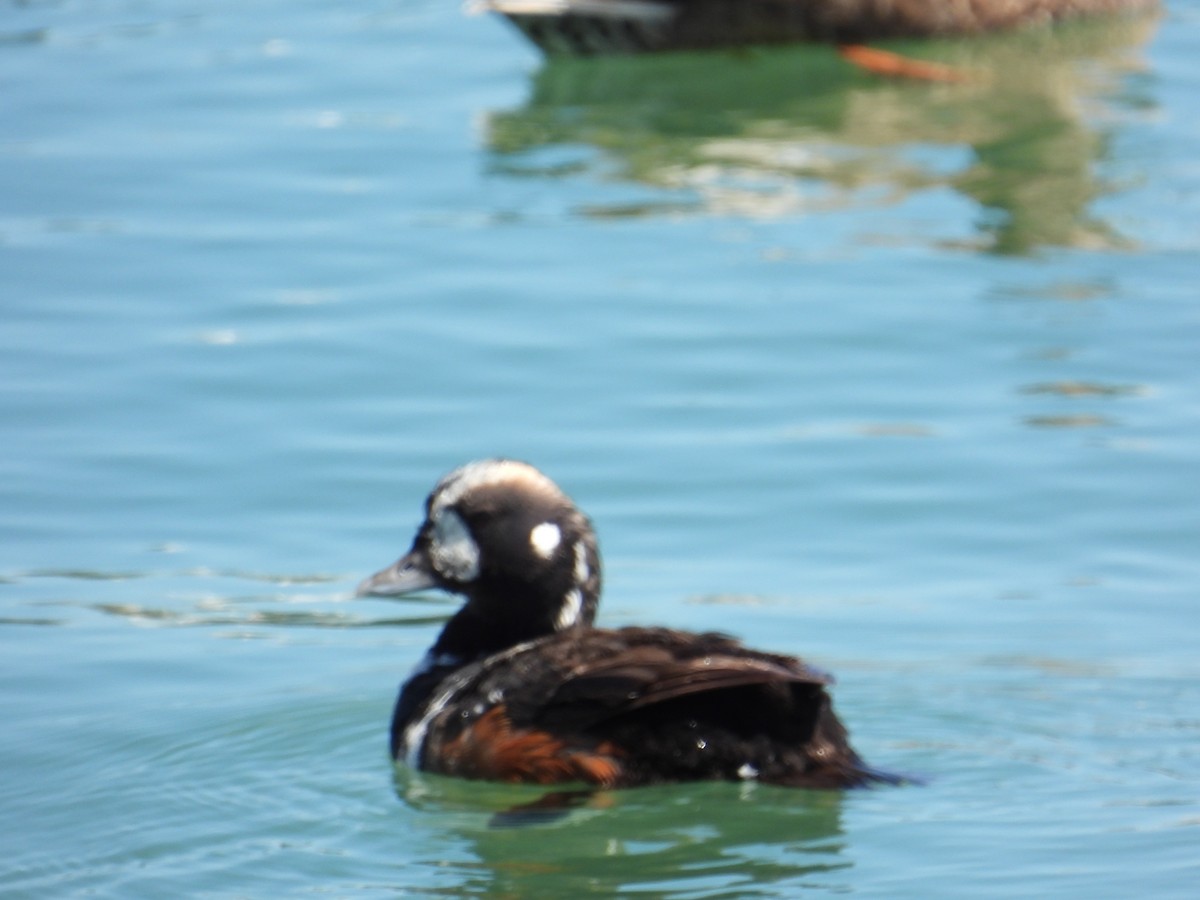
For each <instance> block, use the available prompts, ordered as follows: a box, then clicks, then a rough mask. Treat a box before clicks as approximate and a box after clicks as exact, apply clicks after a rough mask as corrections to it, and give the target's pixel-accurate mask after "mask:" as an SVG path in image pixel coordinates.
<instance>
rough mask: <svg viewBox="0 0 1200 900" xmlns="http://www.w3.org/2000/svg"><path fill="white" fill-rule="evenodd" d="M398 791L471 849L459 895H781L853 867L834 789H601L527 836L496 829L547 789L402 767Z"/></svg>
mask: <svg viewBox="0 0 1200 900" xmlns="http://www.w3.org/2000/svg"><path fill="white" fill-rule="evenodd" d="M396 791H397V793H398V794H399V796H400V799H401V800H402V801H403V802H404V803H406V804H408V805H409V806H412V807H414V808H416V809H419V810H421V811H422V813H423V814H424V815H426V816H428V821H430V822H431V823H433V822H436V823H438V824H437V827H439V828H440V829H442V830H443V831H448V832H451V833H453V834H454V835H456V836H457V837H459V838H461V839H465V840H466V841H467V842H468V844H469V845H470V848H471V850H472V854H473V855H474V856H475V857H476V858H477V860H478V864H477V868H473V869H471V870H470V871H467V872H464V873H463V876H464V877H463V882H462V884H459V885H456V886H455V888H454V893H455V895H456V896H459V895H461V894H462V893H467V894H472V895H475V894H482V895H486V896H491V897H507V896H511V897H526V896H534V895H538V896H550V895H555V896H564V897H566V896H579V895H581V894H585V893H586V894H600V895H610V896H611V895H612V894H614V893H616V892H618V891H621V892H625V891H631V892H632V891H636V892H637V893H638V895H639V896H646V897H682V896H695V895H696V892H697V891H699V890H703V892H704V896H731V897H732V896H756V895H759V894H762V895H770V896H776V895H778V892H779V890H780V886H781V885H788V886H790V887H791V888H793V889H794V888H799V887H800V886H801V885H806V886H813V887H816V886H819V885H820V883H821V874H822V873H827V872H833V871H837V870H841V869H845V868H848V867H849V866H851V864H852V863H851V861H850V860H849V859H848V858H847V857H846V856H845V855H844V840H843V835H842V822H841V810H842V803H843V800H844V798H843V796H842V794H841V793H839V792H836V791H799V790H789V789H786V788H776V787H771V786H766V785H759V784H754V783H748V784H727V783H723V782H717V783H699V784H686V785H665V786H661V787H651V788H637V789H633V790H626V791H609V792H599V793H597V794H595V795H593V797H592V798H591V799H590V801H588V803H587V804H586V805H585V806H584V807H582V808H580V809H575V810H572V811H570V812H568V813H567V814H566V815H565V816H564V817H561V818H558V819H555V820H553V821H551V822H549V823H547V824H538V825H532V826H528V827H520V828H494V827H490V826H489V822H490V821H492V819H491V817H492V815H493V814H494V813H496V812H499V811H502V810H504V809H507V808H511V807H512V806H514V805H517V804H522V803H528V802H531V801H534V800H536V799H537V797H538V796H539V795H540V794H542V793H544V789H543V788H538V787H533V786H528V785H504V784H492V783H487V782H473V781H463V780H458V779H452V778H443V777H439V776H430V775H427V774H424V773H419V772H413V771H411V770H410V769H408V768H407V767H404V766H400V767H397V769H396ZM424 862H429V863H430V864H432V863H433V861H424ZM556 891H557V892H558V893H555V892H556Z"/></svg>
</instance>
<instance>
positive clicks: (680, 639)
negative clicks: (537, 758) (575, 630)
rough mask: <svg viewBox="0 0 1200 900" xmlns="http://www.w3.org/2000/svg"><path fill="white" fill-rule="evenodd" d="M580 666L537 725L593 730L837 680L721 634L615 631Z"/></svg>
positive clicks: (535, 715) (556, 691) (547, 703)
mask: <svg viewBox="0 0 1200 900" xmlns="http://www.w3.org/2000/svg"><path fill="white" fill-rule="evenodd" d="M610 634H611V638H609V640H608V641H607V643H601V642H594V644H595V645H596V649H595V650H594V651H593V652H592V653H591V654H589V655H588V656H587V657H586V658H584V659H583V660H581V661H579V662H578V663H576V665H574V666H573V667H572V668H571V669H570V670H569V671H567V672H566V673H565V677H563V678H562V680H561V682H560V683H559V684H558V685H557V687H556V688H555V689H554V691H553V692H552V693H551V694H550V695H549V696H548V697H547V698H546V699H545V700H544V702H543V703H542V705H541V707H540V709H538V710H537V711H536V712H533V711H531V712H532V715H531V718H533V719H536V720H537V721H538V722H539V723H540V724H542V725H544V726H546V727H554V728H571V729H578V728H586V727H589V726H591V725H594V724H596V723H598V722H601V721H604V720H606V719H611V718H613V717H616V716H621V715H624V714H627V713H632V712H635V711H637V710H642V709H645V708H647V707H651V706H655V705H658V704H663V703H667V702H669V701H673V700H680V699H682V698H685V697H688V696H693V695H700V694H705V693H709V692H714V691H724V690H728V689H733V688H741V687H748V686H751V685H776V686H778V687H779V688H780V689H782V690H784V691H787V692H791V690H792V686H796V687H797V688H799V689H800V690H801V691H802V692H804V693H807V692H808V691H805V690H804V687H805V686H807V687H808V689H809V690H811V691H813V692H818V693H819V692H822V691H823V689H824V687H825V685H827V684H830V683H832V681H833V679H832V677H830V676H829V675H828V674H826V673H825V672H822V671H820V670H819V669H816V668H814V667H812V666H809V665H808V664H807V663H804V662H803V661H801V660H799V659H795V658H792V657H786V656H777V655H773V654H766V653H759V652H756V651H751V650H748V649H746V648H745V647H743V646H742V645H741V644H739V643H737V642H736V641H734V640H732V639H730V638H728V637H725V636H724V635H717V634H703V635H692V634H686V633H681V632H672V631H662V630H658V629H654V630H649V629H624V630H622V631H617V632H611V633H610Z"/></svg>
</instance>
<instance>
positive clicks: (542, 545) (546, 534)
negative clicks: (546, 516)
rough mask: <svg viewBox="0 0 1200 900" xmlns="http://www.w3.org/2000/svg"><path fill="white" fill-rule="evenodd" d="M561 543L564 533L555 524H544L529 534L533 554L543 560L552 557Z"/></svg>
mask: <svg viewBox="0 0 1200 900" xmlns="http://www.w3.org/2000/svg"><path fill="white" fill-rule="evenodd" d="M561 541H562V531H560V530H559V527H558V526H557V525H555V524H554V523H553V522H543V523H542V524H541V525H537V526H535V527H534V529H533V531H531V532H529V543H530V545H531V546H532V547H533V552H534V553H536V554H537V555H538V556H540V557H541V558H542V559H549V558H550V557H552V556H553V555H554V551H555V550H557V549H558V545H559V543H561Z"/></svg>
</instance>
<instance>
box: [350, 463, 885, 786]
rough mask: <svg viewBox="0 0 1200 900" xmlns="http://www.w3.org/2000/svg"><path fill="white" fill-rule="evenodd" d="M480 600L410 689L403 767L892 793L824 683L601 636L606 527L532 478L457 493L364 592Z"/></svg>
mask: <svg viewBox="0 0 1200 900" xmlns="http://www.w3.org/2000/svg"><path fill="white" fill-rule="evenodd" d="M426 588H441V589H443V590H446V591H451V592H453V593H458V594H462V595H464V596H465V597H466V603H465V604H464V605H463V606H462V608H461V609H459V611H458V612H457V613H456V614H455V615H454V616H453V617H452V618H451V619H450V621H449V622H447V623H446V626H445V627H444V628H443V629H442V633H441V634H440V635H439V637H438V639H437V641H436V642H435V643H434V645H433V647H432V649H430V650H429V652H428V653H427V654H426V656H425V658H424V659H423V660H422V661H421V662H420V664H419V665H418V666H417V668H416V670H415V671H414V672H413V674H412V676H411V677H410V678H409V679H408V681H407V682H406V683H405V684H404V686H403V688H402V689H401V692H400V696H399V699H398V701H397V703H396V708H395V713H394V715H393V718H392V730H391V751H392V756H393V757H395V758H397V759H403V760H406V761H407V762H408V763H409V764H410V765H413V766H414V767H417V768H420V769H424V770H427V771H430V772H439V773H443V774H446V775H456V776H461V777H464V778H482V779H491V780H498V781H510V782H532V783H538V784H557V783H566V782H584V783H588V784H591V785H595V786H603V787H631V786H636V785H646V784H653V783H656V782H668V781H693V780H701V779H725V780H751V779H756V780H759V781H764V782H770V783H773V784H780V785H789V786H795V787H818V788H835V787H848V786H853V785H859V784H863V783H866V782H869V781H876V780H892V779H891V778H890V776H887V775H884V774H883V773H879V772H877V771H875V770H873V769H871V768H870V767H868V766H867V765H865V764H864V763H863V761H862V760H861V759H860V758H859V756H858V754H856V753H855V752H854V750H853V749H851V747H850V744H849V742H848V740H847V734H846V729H845V728H844V727H843V726H842V724H841V722H839V721H838V719H837V716H836V715H834V712H833V708H832V705H831V701H830V698H829V694H828V693H827V692H826V686H827V685H828V684H830V683H831V681H832V679H831V678H830V677H829V676H828V675H826V674H825V673H823V672H821V671H819V670H817V669H814V668H813V667H811V666H809V665H808V664H806V663H804V662H802V661H801V660H799V659H796V658H794V657H791V656H782V655H778V654H773V653H763V652H760V651H757V650H751V649H749V648H746V647H744V646H742V645H741V644H740V643H738V642H737V641H735V640H733V639H732V638H730V637H727V636H725V635H721V634H713V633H706V634H696V633H691V632H686V631H676V630H673V629H668V628H619V629H607V628H594V627H592V621H593V619H594V618H595V615H596V607H597V603H598V601H599V597H600V559H599V555H598V553H597V548H596V537H595V534H594V533H593V531H592V526H591V523H590V522H589V521H588V519H587V518H586V517H585V516H584V515H583V513H581V512H580V511H579V510H578V509H577V508H576V507H575V505H574V503H572V502H571V500H570V499H569V498H568V497H567V496H566V494H564V493H563V492H562V491H561V490H560V489H559V487H558V486H557V485H556V484H555V483H554V482H553V481H551V480H550V479H549V478H547V477H546V476H545V475H543V474H542V473H541V472H539V471H538V470H537V469H535V468H534V467H533V466H530V465H528V464H526V463H523V462H517V461H514V460H508V459H489V460H482V461H478V462H472V463H469V464H467V465H465V466H462V467H461V468H459V469H456V470H455V471H453V472H451V473H450V474H448V475H446V476H445V477H444V478H443V479H442V480H441V481H439V482H438V483H437V485H436V487H434V489H433V492H432V493H431V494H430V495H429V497H428V499H427V500H426V503H425V521H424V522H423V523H422V524H421V527H420V528H419V529H418V531H417V536H416V539H415V540H414V542H413V546H412V549H411V550H410V551H409V552H408V553H407V554H406V555H405V556H403V557H402V558H401V559H400V560H399V561H398V562H396V563H395V564H394V565H392V566H390V567H389V568H386V569H383V570H382V571H380V572H378V573H376V574H375V575H372V576H371V577H370V578H367V579H366V580H365V581H363V582H362V584H361V585H359V587H358V594H359V596H363V595H367V594H384V595H395V594H405V593H409V592H412V591H418V590H422V589H426Z"/></svg>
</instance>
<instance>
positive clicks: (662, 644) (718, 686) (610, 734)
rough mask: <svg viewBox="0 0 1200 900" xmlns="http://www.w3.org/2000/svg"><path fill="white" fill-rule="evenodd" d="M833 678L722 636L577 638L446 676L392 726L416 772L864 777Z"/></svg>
mask: <svg viewBox="0 0 1200 900" xmlns="http://www.w3.org/2000/svg"><path fill="white" fill-rule="evenodd" d="M829 681H830V678H829V676H827V675H825V674H824V673H822V672H820V671H818V670H816V669H813V668H812V667H810V666H808V665H806V664H805V663H803V662H802V661H800V660H798V659H795V658H792V657H787V656H779V655H775V654H770V653H762V652H757V651H753V650H749V649H747V648H745V647H743V646H742V645H741V644H739V643H738V642H736V641H734V640H732V639H731V638H728V637H726V636H724V635H718V634H694V633H690V632H682V631H675V630H671V629H662V628H624V629H619V630H608V629H593V628H585V629H572V630H570V631H567V632H563V633H559V634H554V635H550V636H548V637H545V638H541V639H539V640H536V641H531V642H528V643H526V644H522V645H520V646H517V647H514V648H511V649H509V650H506V651H503V652H501V653H498V654H495V655H493V656H491V657H488V658H486V659H484V660H482V661H480V662H476V663H473V664H470V665H467V666H465V667H462V668H460V669H458V670H456V671H453V672H452V673H449V674H447V675H446V676H445V677H444V678H442V679H441V680H440V683H438V684H437V686H436V687H434V688H433V689H432V690H431V691H429V692H428V694H427V695H426V696H425V697H424V698H422V699H421V700H420V701H419V702H417V703H412V702H411V699H410V702H409V706H410V709H411V711H410V712H407V713H405V714H400V715H398V716H397V720H396V721H395V722H394V723H393V729H394V733H395V741H396V743H397V744H399V745H401V746H403V747H404V748H405V749H406V750H407V751H408V755H409V757H410V759H413V761H415V762H416V763H417V764H418V765H419V766H420V767H421V768H423V769H426V770H428V771H434V772H440V773H443V774H447V775H457V776H460V777H467V778H484V779H490V780H500V781H527V782H535V783H542V784H551V783H560V782H576V781H582V782H590V783H594V784H601V785H606V786H632V785H642V784H651V783H654V782H662V781H689V780H697V779H730V780H736V779H744V780H748V779H757V780H762V781H767V782H772V783H777V784H787V785H794V786H812V787H838V786H849V785H854V784H859V783H862V782H863V781H866V780H870V779H872V778H873V777H875V776H874V775H873V773H871V772H870V770H869V769H867V768H866V767H865V766H864V765H863V763H862V761H861V760H860V759H859V757H858V756H857V755H856V754H855V753H854V751H853V750H852V749H851V748H850V745H849V742H848V740H847V735H846V731H845V729H844V728H843V727H842V725H841V723H840V722H839V721H838V720H837V717H836V716H835V715H834V713H833V710H832V707H831V703H830V698H829V695H828V694H827V693H826V691H825V685H826V684H828V683H829Z"/></svg>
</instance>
